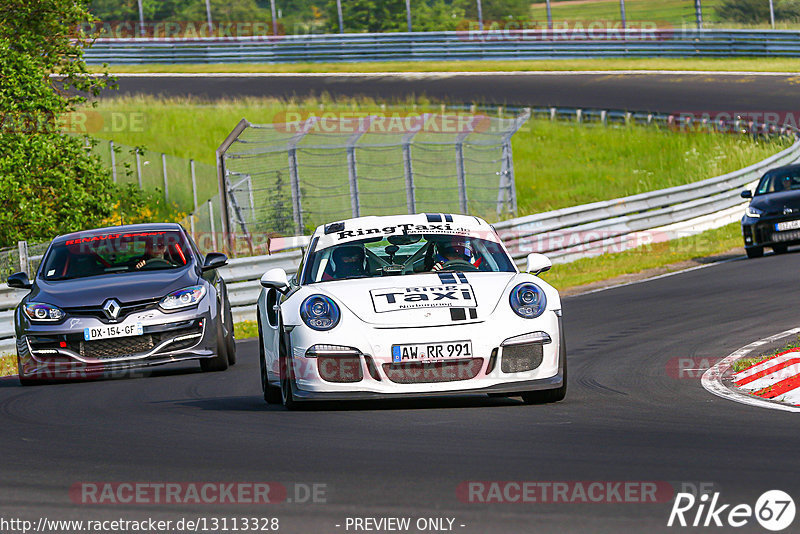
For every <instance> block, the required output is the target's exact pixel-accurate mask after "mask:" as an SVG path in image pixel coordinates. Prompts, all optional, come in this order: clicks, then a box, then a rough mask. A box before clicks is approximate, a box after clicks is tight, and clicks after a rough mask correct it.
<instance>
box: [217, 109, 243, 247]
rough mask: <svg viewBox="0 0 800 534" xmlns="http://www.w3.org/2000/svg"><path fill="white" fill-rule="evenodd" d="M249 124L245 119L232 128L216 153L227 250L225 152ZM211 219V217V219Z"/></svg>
mask: <svg viewBox="0 0 800 534" xmlns="http://www.w3.org/2000/svg"><path fill="white" fill-rule="evenodd" d="M249 126H250V123H249V122H247V121H246V120H245V119H242V120H240V121H239V123H238V124H237V125H236V126H235V127H234V128H233V130H232V131H231V133H229V134H228V137H226V138H225V140H224V141H223V142H222V144H221V145H219V148H218V149H217V153H216V160H217V188H218V190H219V209H220V217H221V221H222V229H221V231H222V235H223V243H224V244H225V245H227V247H228V251H229V252H231V251H233V235H232V234H231V224H230V220H231V219H230V215H229V213H228V186H227V184H226V179H227V176H226V175H225V153H226V152H227V151H228V149H229V148H230V146H231V145H232V144H233V143H234V141H236V139H238V138H239V136H240V135H241V134H242V132H243V131H245V130H246V129H247V128H248V127H249ZM212 220H213V219H212Z"/></svg>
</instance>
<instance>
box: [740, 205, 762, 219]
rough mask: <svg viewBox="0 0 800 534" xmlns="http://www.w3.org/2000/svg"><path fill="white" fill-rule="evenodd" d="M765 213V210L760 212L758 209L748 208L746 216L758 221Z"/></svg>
mask: <svg viewBox="0 0 800 534" xmlns="http://www.w3.org/2000/svg"><path fill="white" fill-rule="evenodd" d="M762 213H764V210H760V209H758V208H754V207H753V206H747V209H746V210H745V211H744V214H745V215H747V216H748V217H752V218H754V219H758V218H759V217H761V214H762Z"/></svg>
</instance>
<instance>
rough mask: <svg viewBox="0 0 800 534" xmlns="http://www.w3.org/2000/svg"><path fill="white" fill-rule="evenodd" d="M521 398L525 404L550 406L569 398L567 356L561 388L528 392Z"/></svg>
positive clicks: (565, 357)
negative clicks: (552, 403)
mask: <svg viewBox="0 0 800 534" xmlns="http://www.w3.org/2000/svg"><path fill="white" fill-rule="evenodd" d="M520 396H521V397H522V401H523V402H524V403H525V404H548V403H551V402H558V401H562V400H564V397H566V396H567V356H566V355H564V383H563V384H562V385H561V387H560V388H556V389H541V390H537V391H526V392H524V393H522V394H521V395H520Z"/></svg>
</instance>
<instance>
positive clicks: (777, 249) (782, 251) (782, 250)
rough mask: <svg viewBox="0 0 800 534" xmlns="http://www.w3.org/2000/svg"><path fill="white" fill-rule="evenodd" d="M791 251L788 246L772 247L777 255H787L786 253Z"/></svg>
mask: <svg viewBox="0 0 800 534" xmlns="http://www.w3.org/2000/svg"><path fill="white" fill-rule="evenodd" d="M788 250H789V246H788V245H772V252H774V253H775V254H786V251H788Z"/></svg>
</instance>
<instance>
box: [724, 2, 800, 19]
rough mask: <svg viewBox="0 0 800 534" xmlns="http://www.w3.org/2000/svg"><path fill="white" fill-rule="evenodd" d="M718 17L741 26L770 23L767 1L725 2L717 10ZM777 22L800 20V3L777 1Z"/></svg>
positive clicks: (775, 6)
mask: <svg viewBox="0 0 800 534" xmlns="http://www.w3.org/2000/svg"><path fill="white" fill-rule="evenodd" d="M715 9H716V13H717V17H719V18H720V19H722V20H727V21H731V22H739V23H741V24H759V23H764V22H769V2H768V1H767V0H723V1H722V2H721V3H720V4H719V5H718V6H717V7H716V8H715ZM774 9H775V19H776V20H800V1H798V0H776V1H775V3H774Z"/></svg>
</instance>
